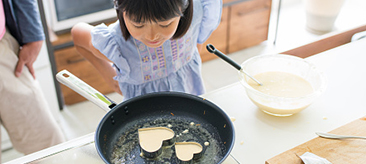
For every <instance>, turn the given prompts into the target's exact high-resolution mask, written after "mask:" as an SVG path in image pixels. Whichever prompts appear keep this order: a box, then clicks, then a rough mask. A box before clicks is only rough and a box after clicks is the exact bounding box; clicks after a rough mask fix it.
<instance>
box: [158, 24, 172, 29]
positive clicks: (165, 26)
mask: <svg viewBox="0 0 366 164" xmlns="http://www.w3.org/2000/svg"><path fill="white" fill-rule="evenodd" d="M170 24H171V23H169V24H167V25H160V27H163V28H167V27H169V26H170Z"/></svg>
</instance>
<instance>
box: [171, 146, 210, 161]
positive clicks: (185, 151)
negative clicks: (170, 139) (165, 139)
mask: <svg viewBox="0 0 366 164" xmlns="http://www.w3.org/2000/svg"><path fill="white" fill-rule="evenodd" d="M202 150H203V148H202V145H201V144H199V143H197V142H176V143H175V154H176V156H177V158H178V159H179V160H181V161H191V160H192V159H196V158H195V157H200V156H201V154H200V153H201V152H202Z"/></svg>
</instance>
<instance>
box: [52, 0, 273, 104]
mask: <svg viewBox="0 0 366 164" xmlns="http://www.w3.org/2000/svg"><path fill="white" fill-rule="evenodd" d="M223 2H224V7H223V10H222V16H221V22H220V24H219V26H218V27H217V29H216V30H215V31H214V32H213V33H212V34H211V36H210V38H209V39H208V40H207V41H206V42H205V43H204V44H203V45H204V46H203V48H202V50H201V57H202V61H203V62H205V61H208V60H211V59H214V58H216V56H215V55H214V54H211V53H209V52H207V50H206V44H208V43H211V44H213V45H214V46H215V47H216V48H217V49H218V50H220V51H221V52H223V53H225V54H229V53H233V52H235V51H238V50H242V49H244V48H247V47H251V46H254V45H257V44H259V43H261V42H263V41H265V40H267V35H268V26H269V16H270V11H271V0H224V1H223ZM71 41H72V39H71V36H70V34H69V33H67V34H62V35H58V40H56V41H55V42H53V43H52V44H53V45H54V46H58V45H61V44H64V43H68V42H71ZM54 55H55V60H56V66H57V70H58V71H61V70H63V69H66V70H68V71H70V72H71V73H72V74H74V75H75V76H77V77H79V78H80V79H81V80H83V81H85V82H86V83H87V84H89V85H91V86H92V87H94V88H95V89H97V90H98V91H100V92H101V93H103V94H108V93H112V92H113V90H112V88H110V87H109V86H108V85H107V84H106V83H105V82H104V79H103V78H102V77H101V75H99V72H97V70H96V69H95V68H94V67H93V66H92V65H91V64H90V63H89V62H88V61H87V60H85V59H84V58H83V57H82V56H81V55H79V54H78V53H77V51H76V49H75V48H74V47H73V46H71V47H67V48H62V49H58V50H55V52H54ZM61 91H62V94H63V97H64V102H65V104H68V105H70V104H74V103H77V102H80V101H84V100H85V98H83V97H82V96H80V95H79V94H78V93H76V92H75V91H73V90H71V89H69V88H68V87H65V86H64V85H61Z"/></svg>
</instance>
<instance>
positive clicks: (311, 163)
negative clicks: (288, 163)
mask: <svg viewBox="0 0 366 164" xmlns="http://www.w3.org/2000/svg"><path fill="white" fill-rule="evenodd" d="M300 158H301V159H302V161H303V162H304V163H305V164H332V163H330V162H329V161H328V160H326V159H325V158H322V157H319V156H317V155H315V154H313V153H310V152H306V153H304V154H303V155H301V156H300Z"/></svg>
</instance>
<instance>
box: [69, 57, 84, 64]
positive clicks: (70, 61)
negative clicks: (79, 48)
mask: <svg viewBox="0 0 366 164" xmlns="http://www.w3.org/2000/svg"><path fill="white" fill-rule="evenodd" d="M84 60H85V58H78V59H76V60H67V64H74V63H78V62H82V61H84Z"/></svg>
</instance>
